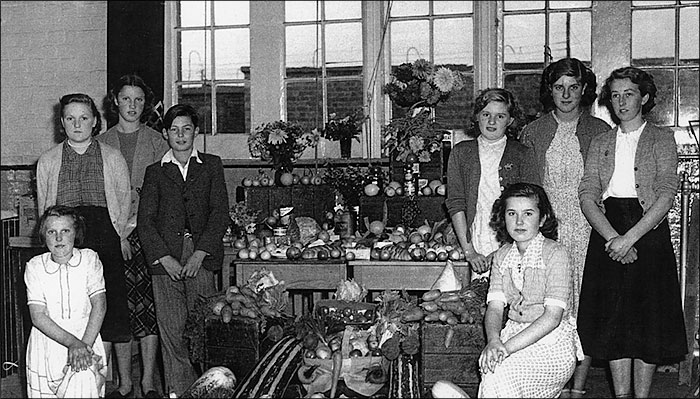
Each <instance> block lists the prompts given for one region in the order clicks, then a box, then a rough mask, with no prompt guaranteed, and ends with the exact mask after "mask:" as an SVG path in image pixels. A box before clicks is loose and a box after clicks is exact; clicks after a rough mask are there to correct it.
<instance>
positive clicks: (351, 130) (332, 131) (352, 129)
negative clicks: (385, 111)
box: [320, 109, 368, 141]
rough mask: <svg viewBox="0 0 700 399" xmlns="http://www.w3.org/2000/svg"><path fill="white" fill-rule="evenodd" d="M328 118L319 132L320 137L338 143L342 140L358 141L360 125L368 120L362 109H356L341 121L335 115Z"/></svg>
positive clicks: (360, 131) (360, 130)
mask: <svg viewBox="0 0 700 399" xmlns="http://www.w3.org/2000/svg"><path fill="white" fill-rule="evenodd" d="M329 117H330V119H329V120H328V122H326V125H325V126H324V127H323V129H322V130H321V132H320V133H321V137H325V138H327V139H328V140H331V141H340V140H342V139H355V140H357V141H360V139H359V136H360V133H362V124H363V123H364V122H365V120H367V118H368V117H367V116H365V114H364V112H363V111H362V109H358V110H356V111H355V112H353V113H352V114H350V115H347V116H345V117H344V118H342V119H339V118H338V117H337V115H336V114H335V113H332V114H330V115H329Z"/></svg>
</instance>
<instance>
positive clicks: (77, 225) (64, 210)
mask: <svg viewBox="0 0 700 399" xmlns="http://www.w3.org/2000/svg"><path fill="white" fill-rule="evenodd" d="M50 216H56V217H60V216H69V217H71V218H73V228H74V229H75V242H74V243H73V245H75V246H76V247H79V246H81V245H83V240H84V239H85V229H86V227H85V219H84V218H83V217H82V216H81V215H80V214H79V213H78V211H77V210H76V209H75V208H73V207H71V206H65V205H53V206H50V207H48V208H47V209H46V211H44V214H43V215H41V217H40V218H39V222H38V224H39V241H40V242H41V244H42V245H46V228H47V227H46V221H47V220H48V218H49V217H50Z"/></svg>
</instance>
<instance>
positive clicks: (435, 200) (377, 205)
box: [359, 195, 449, 232]
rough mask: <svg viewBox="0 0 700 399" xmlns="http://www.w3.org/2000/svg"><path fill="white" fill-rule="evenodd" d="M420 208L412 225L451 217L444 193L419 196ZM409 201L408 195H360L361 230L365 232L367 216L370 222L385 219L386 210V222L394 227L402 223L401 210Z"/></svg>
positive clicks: (417, 198) (415, 225) (416, 225)
mask: <svg viewBox="0 0 700 399" xmlns="http://www.w3.org/2000/svg"><path fill="white" fill-rule="evenodd" d="M416 200H417V201H418V208H419V209H420V215H418V217H416V219H415V220H414V222H413V224H412V225H411V226H410V227H418V226H420V225H422V224H423V223H425V220H428V222H430V223H435V222H438V221H440V220H443V219H446V218H448V217H449V215H448V213H447V208H445V197H444V196H442V195H429V196H418V197H416ZM406 201H408V197H403V196H402V197H396V196H394V197H386V196H384V195H376V196H374V197H367V196H362V197H360V220H361V223H360V226H359V230H360V232H365V231H366V230H367V226H365V225H364V222H362V221H363V220H364V218H365V217H367V218H368V219H369V221H370V222H372V221H374V220H384V213H385V212H386V217H387V218H386V221H387V222H386V224H387V226H390V227H393V226H396V225H398V224H402V221H401V210H402V209H403V206H404V204H405V203H406Z"/></svg>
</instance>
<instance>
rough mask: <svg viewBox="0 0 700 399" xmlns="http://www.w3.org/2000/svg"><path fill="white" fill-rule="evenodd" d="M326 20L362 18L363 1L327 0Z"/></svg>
mask: <svg viewBox="0 0 700 399" xmlns="http://www.w3.org/2000/svg"><path fill="white" fill-rule="evenodd" d="M324 4H325V6H326V20H329V19H352V18H362V2H361V1H325V2H324Z"/></svg>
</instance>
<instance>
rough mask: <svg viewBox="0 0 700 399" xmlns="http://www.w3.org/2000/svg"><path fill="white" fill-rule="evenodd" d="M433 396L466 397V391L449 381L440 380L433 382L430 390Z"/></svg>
mask: <svg viewBox="0 0 700 399" xmlns="http://www.w3.org/2000/svg"><path fill="white" fill-rule="evenodd" d="M430 392H432V394H433V397H434V398H468V397H469V395H467V393H466V392H464V391H463V390H462V389H461V388H460V387H458V386H457V385H455V384H454V383H452V382H450V381H445V380H440V381H437V382H435V384H434V385H433V388H432V389H431V390H430Z"/></svg>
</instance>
